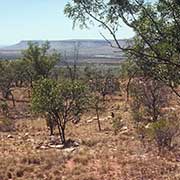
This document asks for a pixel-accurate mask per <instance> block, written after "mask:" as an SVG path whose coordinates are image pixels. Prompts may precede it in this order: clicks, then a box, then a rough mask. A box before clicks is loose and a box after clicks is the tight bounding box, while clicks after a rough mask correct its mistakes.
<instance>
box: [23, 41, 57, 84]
mask: <svg viewBox="0 0 180 180" xmlns="http://www.w3.org/2000/svg"><path fill="white" fill-rule="evenodd" d="M23 60H24V62H26V66H27V67H26V73H27V75H28V79H29V81H30V83H31V86H32V83H33V81H36V80H38V79H40V78H42V77H43V78H47V77H48V76H49V75H50V73H51V71H52V69H53V68H54V66H55V65H56V64H57V63H58V61H59V60H60V54H57V53H56V52H53V53H52V52H50V45H49V42H46V43H44V44H42V45H41V46H40V45H39V44H38V43H32V42H30V43H29V47H28V48H27V49H26V50H25V51H23Z"/></svg>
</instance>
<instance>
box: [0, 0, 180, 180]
mask: <svg viewBox="0 0 180 180" xmlns="http://www.w3.org/2000/svg"><path fill="white" fill-rule="evenodd" d="M179 8H180V7H179V3H178V1H166V0H163V1H159V2H158V3H155V4H146V3H143V2H142V1H116V2H115V1H110V2H109V3H108V4H106V3H105V2H104V1H92V0H91V1H83V0H82V1H74V3H73V4H70V3H69V4H67V6H66V8H65V14H66V15H68V16H69V17H70V18H72V19H73V20H74V22H75V23H76V22H79V23H80V25H81V26H86V25H87V24H86V23H87V22H88V20H90V18H92V19H94V20H96V21H98V22H99V23H100V24H101V25H103V26H104V27H105V28H106V29H108V30H109V31H110V33H111V34H112V35H113V38H114V40H115V42H116V45H117V47H116V48H119V49H121V50H123V51H124V52H125V53H126V56H127V59H126V60H124V61H123V62H122V64H121V65H120V67H119V71H114V69H113V68H112V67H111V66H109V67H108V68H103V66H100V67H98V66H92V65H91V66H90V65H85V66H78V64H77V60H78V58H77V57H75V61H74V64H71V65H68V63H66V66H60V65H59V62H60V61H62V58H61V55H60V54H58V53H56V52H53V53H49V48H50V47H49V44H48V42H47V43H45V44H43V45H42V46H39V45H38V44H34V43H30V44H29V48H28V49H27V50H25V51H24V52H22V53H23V58H22V59H19V60H14V61H11V60H7V61H0V92H1V96H0V97H1V99H0V109H1V114H0V139H1V142H0V152H1V154H0V180H1V179H2V180H8V179H13V180H14V179H27V180H28V179H35V180H37V179H38V180H40V179H49V180H51V179H52V180H53V179H54V180H55V179H56V180H58V179H60V180H61V179H62V180H66V179H67V180H69V179H72V180H113V179H116V180H120V179H122V180H131V179H132V180H133V179H171V180H172V179H180V163H179V162H180V137H179V135H180V117H179V113H180V99H179V97H180V92H179V91H180V90H179V80H180V74H179V72H180V63H179V36H178V34H179V12H180V11H179ZM119 18H120V19H121V20H123V21H124V23H125V24H126V25H128V26H130V27H131V28H133V29H134V31H135V32H136V36H135V37H134V39H133V42H131V43H130V44H129V46H127V47H121V46H120V45H119V44H118V40H117V39H116V35H115V30H116V28H115V29H111V28H112V27H116V26H118V22H119ZM105 22H106V23H105Z"/></svg>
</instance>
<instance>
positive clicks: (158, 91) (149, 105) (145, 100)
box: [130, 77, 169, 122]
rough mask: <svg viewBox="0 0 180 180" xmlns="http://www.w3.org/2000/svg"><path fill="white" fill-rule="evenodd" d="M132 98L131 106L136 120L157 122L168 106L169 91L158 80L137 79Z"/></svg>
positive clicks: (134, 82) (132, 86)
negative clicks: (163, 109)
mask: <svg viewBox="0 0 180 180" xmlns="http://www.w3.org/2000/svg"><path fill="white" fill-rule="evenodd" d="M131 97H132V102H131V104H130V105H131V110H132V113H134V114H133V116H134V117H135V120H136V121H140V120H141V119H142V120H143V119H148V120H149V121H150V122H152V121H153V122H155V121H157V120H158V118H159V117H160V116H161V114H162V113H161V110H162V108H164V107H166V106H167V104H168V99H169V89H168V88H167V87H166V86H165V85H164V84H163V83H162V82H159V81H157V80H154V79H151V78H146V77H141V78H136V79H134V80H133V83H132V85H131ZM137 113H139V115H138V114H137Z"/></svg>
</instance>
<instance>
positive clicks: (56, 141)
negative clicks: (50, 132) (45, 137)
mask: <svg viewBox="0 0 180 180" xmlns="http://www.w3.org/2000/svg"><path fill="white" fill-rule="evenodd" d="M49 141H50V143H51V144H59V141H60V140H59V138H58V137H56V136H50V137H49Z"/></svg>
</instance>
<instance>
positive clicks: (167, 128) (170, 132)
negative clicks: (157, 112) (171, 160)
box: [147, 115, 180, 152]
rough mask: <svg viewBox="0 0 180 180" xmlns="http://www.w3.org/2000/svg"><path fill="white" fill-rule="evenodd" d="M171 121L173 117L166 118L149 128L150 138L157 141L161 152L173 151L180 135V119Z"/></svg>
mask: <svg viewBox="0 0 180 180" xmlns="http://www.w3.org/2000/svg"><path fill="white" fill-rule="evenodd" d="M174 117H175V118H176V119H171V118H172V116H170V117H169V118H168V117H164V118H162V119H160V120H159V121H157V122H153V123H151V125H150V126H149V127H148V128H147V129H148V132H149V133H148V134H149V135H150V137H151V138H152V139H153V140H155V142H156V144H157V146H158V150H159V152H162V151H163V150H165V149H167V150H171V149H172V148H173V144H172V143H173V140H174V139H175V138H176V137H177V136H178V135H179V134H180V126H179V119H178V118H177V116H176V115H175V116H174Z"/></svg>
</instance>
